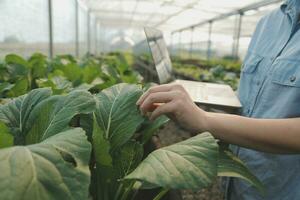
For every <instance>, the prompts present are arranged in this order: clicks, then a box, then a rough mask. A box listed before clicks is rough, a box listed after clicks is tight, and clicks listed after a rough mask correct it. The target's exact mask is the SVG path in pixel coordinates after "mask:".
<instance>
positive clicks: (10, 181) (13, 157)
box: [0, 128, 91, 200]
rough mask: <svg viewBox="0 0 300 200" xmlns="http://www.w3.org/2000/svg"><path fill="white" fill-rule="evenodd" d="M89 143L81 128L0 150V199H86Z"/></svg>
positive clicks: (88, 180)
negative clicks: (37, 142) (39, 141)
mask: <svg viewBox="0 0 300 200" xmlns="http://www.w3.org/2000/svg"><path fill="white" fill-rule="evenodd" d="M90 152H91V146H90V144H89V142H88V141H87V140H86V136H85V133H84V131H83V130H82V129H79V128H78V129H72V130H69V131H66V132H62V133H59V134H57V135H55V136H53V137H51V138H48V139H47V140H45V141H43V142H42V143H39V144H35V145H30V146H17V147H11V148H6V149H2V150H0V159H1V162H0V171H1V173H0V190H1V193H0V199H6V200H21V199H22V200H40V199H43V200H54V199H72V200H73V199H74V200H75V199H78V200H84V199H88V190H89V189H88V188H89V183H90V172H89V167H88V162H89V156H90Z"/></svg>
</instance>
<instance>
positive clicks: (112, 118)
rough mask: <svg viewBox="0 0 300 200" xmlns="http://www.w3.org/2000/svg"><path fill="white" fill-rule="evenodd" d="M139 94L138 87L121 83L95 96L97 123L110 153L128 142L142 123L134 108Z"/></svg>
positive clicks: (140, 92)
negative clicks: (109, 148)
mask: <svg viewBox="0 0 300 200" xmlns="http://www.w3.org/2000/svg"><path fill="white" fill-rule="evenodd" d="M141 94H142V90H141V89H140V88H139V87H138V86H136V85H129V84H124V83H122V84H118V85H115V86H113V87H110V88H108V89H105V90H103V91H102V92H100V93H99V94H98V95H97V100H98V101H97V106H96V107H97V108H96V112H95V114H96V118H97V122H98V124H99V126H100V127H101V129H102V130H103V131H104V133H105V134H104V136H105V139H108V140H109V142H110V145H111V150H112V151H114V150H115V149H116V148H118V147H120V146H122V145H123V144H125V143H126V142H128V141H129V140H130V139H131V138H132V136H133V135H134V133H135V132H136V130H137V128H138V127H139V126H140V125H141V123H142V122H143V121H144V118H143V117H142V116H141V114H140V112H139V110H138V108H137V106H136V101H137V100H138V98H139V97H140V96H141Z"/></svg>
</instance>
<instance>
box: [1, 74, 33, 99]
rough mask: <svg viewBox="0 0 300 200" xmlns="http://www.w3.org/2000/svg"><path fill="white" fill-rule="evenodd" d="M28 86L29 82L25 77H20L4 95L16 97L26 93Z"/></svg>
mask: <svg viewBox="0 0 300 200" xmlns="http://www.w3.org/2000/svg"><path fill="white" fill-rule="evenodd" d="M28 88H29V82H28V80H27V78H22V79H20V80H17V81H16V82H15V84H14V85H13V86H12V87H11V88H10V90H9V91H8V92H7V94H6V95H7V97H18V96H21V95H23V94H26V93H27V90H28Z"/></svg>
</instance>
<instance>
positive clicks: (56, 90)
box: [36, 76, 73, 94]
mask: <svg viewBox="0 0 300 200" xmlns="http://www.w3.org/2000/svg"><path fill="white" fill-rule="evenodd" d="M36 82H37V85H38V86H39V87H40V88H44V87H51V88H52V91H53V94H64V93H67V92H70V91H71V90H72V88H73V87H72V82H70V81H68V80H67V79H66V78H65V77H63V76H53V77H49V78H41V79H38V80H36Z"/></svg>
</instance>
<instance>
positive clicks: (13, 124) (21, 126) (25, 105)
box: [0, 89, 51, 144]
mask: <svg viewBox="0 0 300 200" xmlns="http://www.w3.org/2000/svg"><path fill="white" fill-rule="evenodd" d="M50 96H51V90H50V89H36V90H32V91H31V92H29V93H28V94H26V95H23V96H20V97H18V98H16V99H14V100H13V101H11V102H9V103H6V104H4V105H1V106H0V121H2V122H4V123H5V124H6V125H7V126H8V127H9V128H10V130H11V133H12V135H13V136H14V137H15V140H16V141H17V143H18V142H21V143H23V144H24V141H23V142H22V140H23V139H24V138H25V136H26V134H27V132H28V131H29V129H30V128H31V126H32V125H33V120H34V119H35V118H36V116H37V114H36V112H37V111H36V106H37V105H39V104H40V103H41V102H43V100H45V99H47V98H48V97H50Z"/></svg>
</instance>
